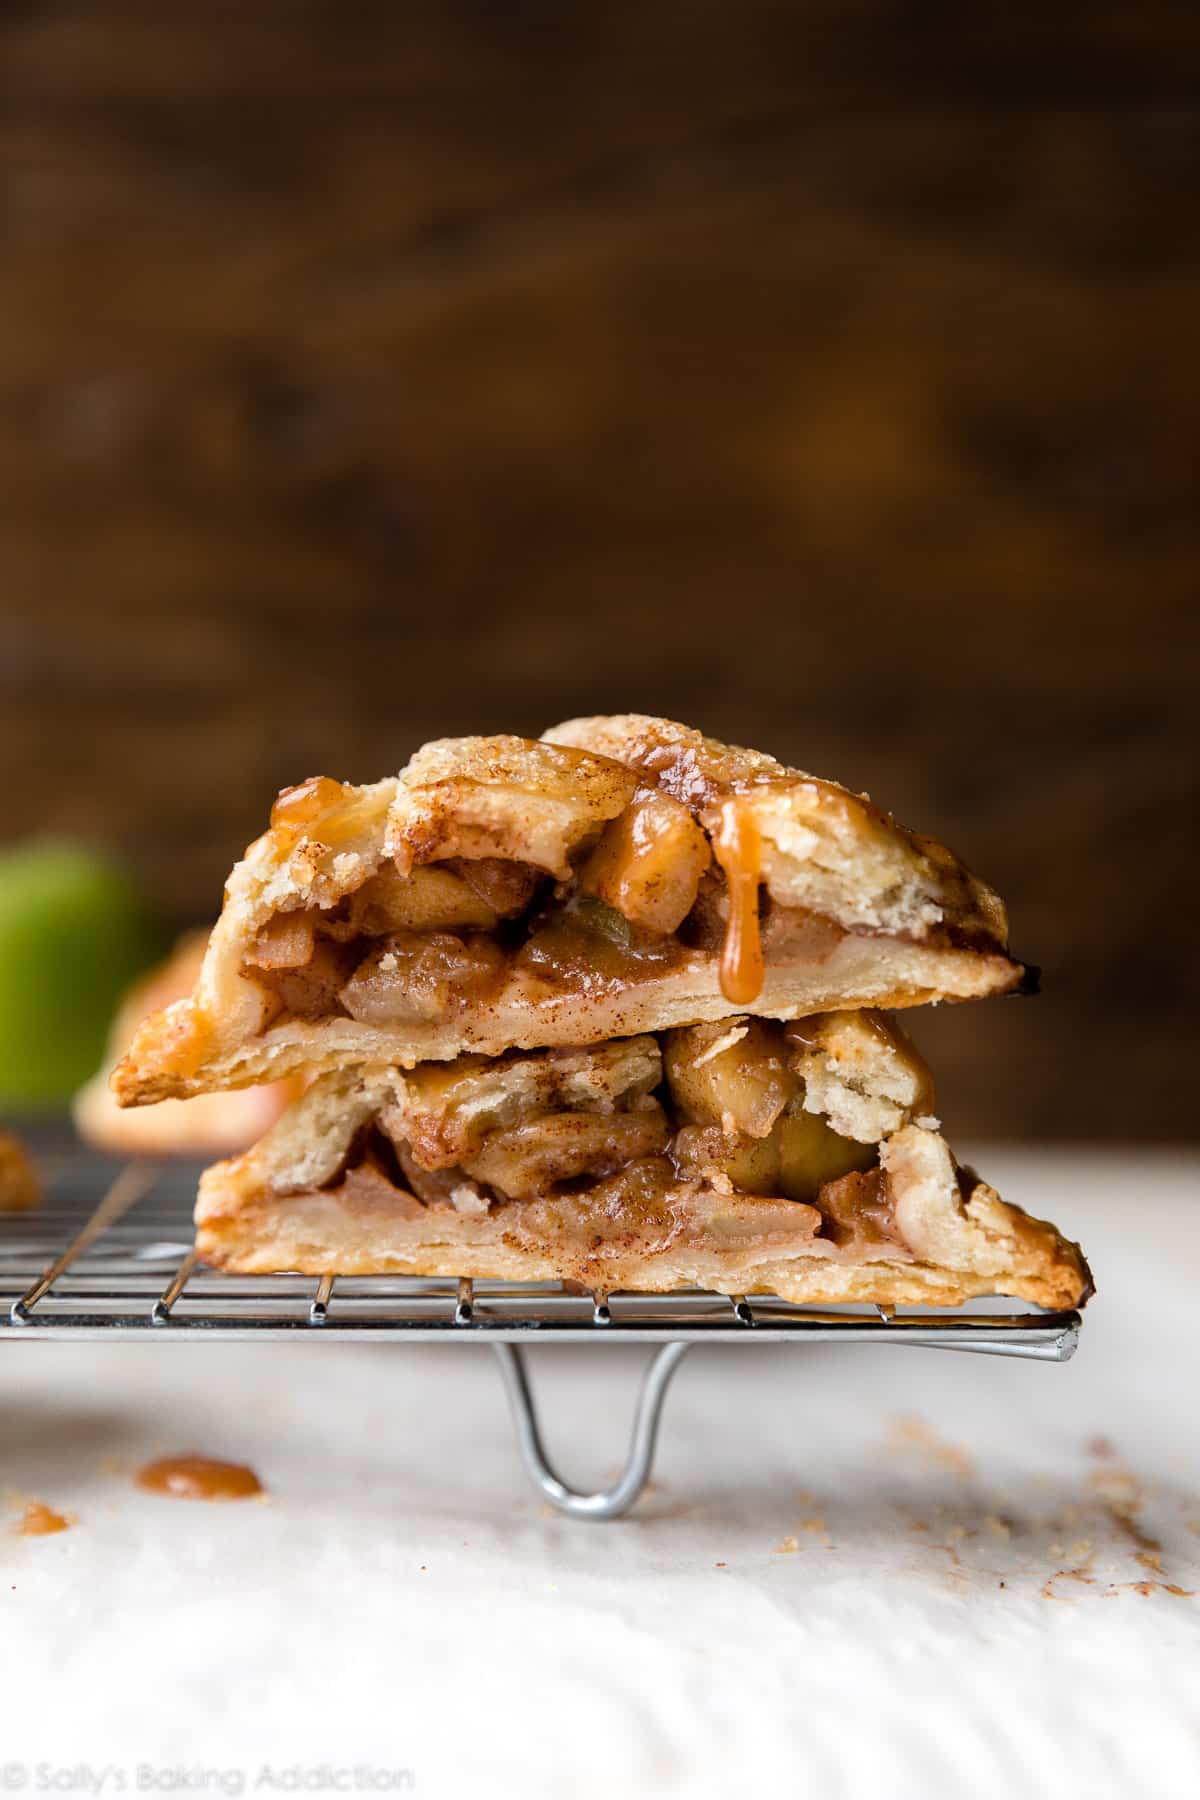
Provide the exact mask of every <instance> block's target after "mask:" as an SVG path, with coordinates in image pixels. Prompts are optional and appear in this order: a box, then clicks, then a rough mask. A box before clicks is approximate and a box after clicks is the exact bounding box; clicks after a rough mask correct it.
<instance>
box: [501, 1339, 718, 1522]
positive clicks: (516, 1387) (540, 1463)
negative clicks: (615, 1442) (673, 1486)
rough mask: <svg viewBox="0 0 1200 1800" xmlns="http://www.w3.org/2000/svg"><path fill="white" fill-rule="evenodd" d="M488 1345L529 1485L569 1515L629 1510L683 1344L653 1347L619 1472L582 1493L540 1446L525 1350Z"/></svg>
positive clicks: (644, 1475)
mask: <svg viewBox="0 0 1200 1800" xmlns="http://www.w3.org/2000/svg"><path fill="white" fill-rule="evenodd" d="M492 1348H493V1349H494V1350H495V1352H496V1355H497V1356H498V1357H499V1359H500V1373H501V1374H502V1375H503V1377H504V1385H505V1387H506V1389H507V1390H508V1403H509V1406H510V1407H511V1408H512V1416H513V1425H514V1426H515V1428H516V1433H517V1443H518V1445H519V1446H520V1450H521V1456H522V1459H523V1460H524V1463H525V1468H526V1471H527V1473H528V1474H529V1476H530V1479H531V1480H532V1481H533V1484H534V1486H535V1487H537V1488H540V1489H541V1491H542V1493H543V1494H544V1495H545V1496H546V1498H547V1500H549V1501H550V1503H551V1505H552V1506H557V1508H558V1510H559V1511H560V1512H564V1513H567V1514H568V1515H569V1516H570V1517H571V1518H572V1519H616V1518H619V1517H620V1515H621V1514H622V1513H624V1512H628V1511H629V1508H630V1507H631V1506H632V1505H633V1503H634V1501H635V1500H636V1499H637V1497H638V1495H639V1494H640V1493H641V1491H642V1489H643V1488H644V1487H645V1485H646V1482H647V1479H648V1478H649V1475H650V1465H651V1463H652V1462H653V1460H654V1443H655V1439H656V1438H657V1436H658V1422H659V1419H660V1417H661V1416H662V1405H663V1399H664V1398H665V1396H666V1392H667V1387H668V1385H669V1383H670V1380H671V1377H672V1375H673V1374H674V1373H675V1371H676V1369H677V1368H678V1367H679V1364H680V1362H681V1361H682V1359H683V1353H684V1351H685V1350H686V1349H687V1345H686V1343H678V1342H676V1343H671V1344H664V1345H663V1346H662V1348H661V1349H660V1350H656V1351H655V1353H654V1356H653V1357H652V1358H651V1360H650V1362H649V1364H648V1365H647V1368H646V1373H645V1374H644V1375H643V1376H642V1385H641V1390H640V1392H639V1393H638V1400H637V1410H636V1412H635V1413H634V1416H633V1431H632V1434H631V1436H630V1439H629V1455H628V1457H627V1459H626V1462H625V1468H624V1471H623V1473H622V1474H621V1477H620V1479H619V1480H618V1481H616V1482H614V1483H613V1485H612V1487H609V1488H603V1489H601V1491H600V1492H599V1493H596V1494H581V1493H579V1492H578V1490H577V1489H575V1488H571V1487H568V1486H567V1484H566V1482H565V1481H562V1480H561V1479H560V1478H559V1476H557V1475H556V1474H555V1472H554V1469H553V1468H552V1467H551V1464H550V1462H549V1460H548V1458H547V1456H546V1452H545V1449H544V1448H543V1446H542V1434H541V1429H540V1427H539V1425H538V1416H537V1407H536V1406H535V1405H534V1400H533V1391H532V1389H531V1388H530V1385H529V1374H528V1371H527V1369H526V1367H525V1358H524V1352H523V1351H522V1350H521V1349H520V1348H519V1347H518V1346H517V1345H516V1344H494V1345H493V1346H492Z"/></svg>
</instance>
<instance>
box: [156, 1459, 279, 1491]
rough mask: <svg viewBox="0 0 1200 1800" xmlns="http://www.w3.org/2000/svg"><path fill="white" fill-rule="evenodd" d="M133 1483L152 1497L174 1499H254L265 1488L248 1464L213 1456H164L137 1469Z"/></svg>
mask: <svg viewBox="0 0 1200 1800" xmlns="http://www.w3.org/2000/svg"><path fill="white" fill-rule="evenodd" d="M134 1480H135V1481H136V1482H137V1485H138V1486H139V1487H140V1488H145V1489H146V1492H147V1493H150V1494H166V1495H167V1496H168V1497H169V1498H170V1499H172V1500H252V1499H254V1497H255V1496H256V1495H257V1494H261V1493H262V1492H263V1485H262V1483H261V1481H260V1480H259V1479H258V1476H257V1475H256V1474H255V1473H254V1470H253V1469H248V1468H247V1467H246V1465H245V1463H229V1462H218V1461H216V1460H215V1459H214V1458H213V1457H211V1456H193V1455H187V1456H163V1457H160V1458H159V1459H158V1461H157V1462H149V1463H147V1464H146V1465H145V1467H144V1468H141V1469H139V1470H138V1472H137V1474H136V1475H135V1476H134Z"/></svg>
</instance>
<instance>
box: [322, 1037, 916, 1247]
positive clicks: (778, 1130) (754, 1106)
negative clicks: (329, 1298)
mask: <svg viewBox="0 0 1200 1800" xmlns="http://www.w3.org/2000/svg"><path fill="white" fill-rule="evenodd" d="M847 1020H849V1021H850V1024H849V1028H847ZM818 1091H819V1094H820V1098H819V1101H818V1099H817V1094H818ZM931 1099H932V1093H931V1090H930V1085H929V1079H928V1074H927V1071H926V1070H925V1068H924V1065H923V1064H922V1063H921V1061H920V1059H919V1057H918V1056H917V1054H916V1052H915V1050H914V1049H913V1048H912V1046H911V1045H910V1044H909V1043H908V1042H907V1040H906V1039H903V1038H902V1037H901V1035H900V1034H899V1033H898V1031H896V1029H895V1027H894V1026H892V1025H891V1024H890V1022H887V1021H885V1020H883V1019H882V1017H881V1015H876V1014H870V1013H858V1014H847V1015H839V1014H826V1015H818V1016H817V1017H816V1018H815V1019H808V1020H805V1021H804V1035H803V1036H799V1035H797V1034H796V1033H795V1031H794V1029H793V1028H791V1027H787V1026H783V1025H779V1024H774V1023H771V1022H767V1021H763V1020H759V1019H749V1018H738V1019H733V1020H724V1021H722V1022H721V1023H720V1024H718V1025H697V1026H689V1027H686V1028H683V1029H679V1030H675V1031H668V1032H663V1033H661V1034H659V1035H658V1036H657V1037H654V1036H649V1035H647V1036H642V1037H636V1038H621V1039H614V1040H612V1041H610V1042H607V1043H604V1044H598V1045H595V1046H592V1047H590V1048H586V1049H562V1050H546V1051H536V1052H511V1053H510V1054H508V1055H507V1056H501V1057H494V1058H487V1057H482V1056H463V1057H460V1058H458V1059H457V1061H455V1062H452V1063H444V1064H438V1063H427V1064H423V1065H421V1066H420V1067H419V1068H417V1069H415V1070H413V1071H411V1072H409V1073H405V1074H401V1073H400V1072H399V1071H397V1072H395V1073H394V1075H393V1076H392V1077H391V1086H390V1087H389V1089H388V1092H387V1096H386V1097H385V1098H383V1099H376V1100H375V1101H373V1102H372V1106H371V1110H370V1112H369V1115H368V1116H367V1117H366V1118H364V1119H362V1120H361V1121H360V1122H359V1124H358V1127H357V1130H356V1131H355V1132H354V1134H353V1136H352V1137H350V1138H349V1139H348V1141H347V1142H346V1143H345V1144H344V1145H343V1146H342V1150H341V1153H340V1154H339V1155H338V1157H337V1160H336V1166H334V1167H332V1168H330V1169H329V1170H328V1171H327V1175H326V1179H325V1180H324V1181H323V1182H321V1183H320V1185H321V1186H323V1187H326V1188H331V1189H333V1190H334V1191H335V1192H336V1193H337V1194H338V1197H339V1198H340V1199H341V1200H343V1201H344V1202H345V1203H346V1204H348V1205H350V1206H353V1207H359V1208H361V1207H364V1206H365V1207H384V1208H387V1207H391V1208H392V1209H395V1208H397V1207H400V1208H406V1209H410V1210H411V1209H412V1208H413V1207H421V1208H433V1209H438V1208H453V1209H455V1210H457V1211H460V1212H468V1213H472V1212H473V1213H490V1212H493V1211H494V1210H495V1209H497V1208H502V1207H503V1206H504V1205H505V1204H506V1203H507V1202H510V1201H528V1200H549V1201H559V1202H562V1203H565V1204H569V1203H570V1201H571V1199H572V1197H573V1196H575V1197H576V1198H582V1197H583V1196H585V1195H586V1197H587V1200H588V1209H589V1214H594V1213H595V1211H596V1207H597V1203H598V1201H599V1202H600V1203H602V1206H607V1208H608V1209H609V1210H610V1211H611V1212H612V1213H613V1215H614V1217H615V1216H617V1215H618V1214H619V1215H621V1216H625V1217H628V1216H631V1215H630V1208H632V1209H633V1214H634V1215H636V1214H638V1213H639V1212H640V1211H642V1210H644V1209H645V1208H646V1207H648V1206H653V1205H654V1204H656V1203H658V1202H660V1201H661V1200H662V1198H663V1197H664V1196H665V1195H667V1194H668V1193H669V1192H678V1191H679V1189H680V1187H681V1186H685V1187H686V1186H689V1185H694V1187H696V1188H705V1189H708V1190H715V1191H716V1192H717V1193H726V1194H728V1195H730V1196H731V1197H732V1196H735V1195H754V1196H760V1197H764V1198H773V1199H776V1200H779V1199H786V1200H794V1201H800V1202H803V1203H805V1204H806V1205H808V1206H812V1207H815V1208H816V1209H817V1210H818V1212H819V1213H820V1215H821V1218H822V1221H823V1227H822V1235H823V1236H824V1237H825V1238H827V1239H828V1240H829V1241H830V1242H832V1243H833V1244H835V1245H837V1246H838V1247H839V1248H847V1249H850V1248H854V1249H857V1250H863V1249H867V1248H871V1249H875V1250H879V1248H880V1246H886V1245H887V1244H893V1245H895V1246H897V1247H900V1248H902V1247H903V1245H902V1240H901V1239H900V1238H899V1237H898V1236H897V1233H896V1227H895V1220H894V1216H893V1209H892V1205H891V1199H890V1194H889V1189H888V1183H887V1178H886V1176H885V1174H884V1173H883V1171H882V1170H881V1168H880V1159H879V1143H880V1139H881V1138H882V1137H883V1136H885V1135H888V1134H890V1132H891V1131H893V1130H896V1129H898V1128H899V1126H900V1125H902V1124H904V1123H906V1122H907V1121H908V1120H909V1119H910V1118H911V1117H912V1116H913V1115H914V1111H915V1110H916V1109H919V1108H925V1107H926V1106H927V1105H928V1103H929V1102H930V1101H931ZM831 1115H832V1116H831ZM835 1119H836V1121H837V1122H836V1123H835ZM856 1133H857V1134H858V1135H856Z"/></svg>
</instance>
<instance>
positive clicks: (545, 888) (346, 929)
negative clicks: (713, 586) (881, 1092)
mask: <svg viewBox="0 0 1200 1800" xmlns="http://www.w3.org/2000/svg"><path fill="white" fill-rule="evenodd" d="M651 798H652V800H653V802H654V803H655V804H654V805H653V806H651V805H650V804H649V803H647V805H646V806H645V807H643V808H642V809H641V810H640V811H639V809H638V808H636V807H634V808H631V809H630V813H629V814H627V815H623V816H622V817H621V818H619V819H618V820H616V821H615V822H614V824H613V825H612V826H610V827H609V828H608V829H607V830H606V831H605V832H604V833H603V834H602V836H601V839H600V841H599V842H598V843H597V844H596V845H595V847H594V848H593V849H592V850H591V852H590V853H589V855H588V856H587V857H586V858H585V859H584V860H583V861H582V862H581V864H580V866H579V869H578V871H577V872H576V873H575V875H574V876H573V877H572V879H571V880H570V881H569V882H558V883H554V882H552V881H551V879H550V878H549V877H548V876H546V875H545V874H544V873H543V872H541V871H539V870H537V869H535V868H533V867H532V866H531V865H529V864H525V863H519V862H508V861H505V860H503V859H501V858H498V857H485V858H480V859H478V860H474V861H472V860H471V859H468V858H462V857H458V858H454V859H453V860H451V861H447V862H444V863H428V864H423V865H419V866H417V867H416V868H414V869H413V870H412V871H411V872H410V873H409V874H407V875H401V874H400V873H399V872H398V871H397V870H396V869H394V868H384V869H381V870H379V871H377V872H376V873H375V874H373V875H371V876H370V877H369V878H368V880H367V881H365V882H364V883H363V885H362V886H361V887H360V888H358V889H357V890H356V891H355V892H353V893H351V894H349V895H347V896H345V897H344V898H343V899H341V900H340V901H339V902H338V903H337V904H336V905H335V906H332V907H328V908H321V907H311V908H308V909H306V910H303V911H296V912H280V913H276V914H275V915H274V916H273V917H272V918H271V919H269V920H268V922H267V923H266V924H265V925H264V926H263V927H262V928H261V930H260V931H259V932H258V934H257V937H256V938H255V940H254V944H253V947H252V949H251V951H250V953H249V954H248V955H247V956H246V957H245V959H244V961H243V963H242V970H241V972H242V974H243V976H246V977H249V978H250V979H251V980H253V981H254V982H256V983H257V984H258V985H259V987H261V988H263V989H265V990H266V992H267V994H268V995H269V996H270V1002H271V1004H270V1009H269V1012H268V1015H267V1017H266V1020H265V1025H270V1024H274V1023H276V1022H277V1021H278V1020H279V1019H280V1018H281V1017H286V1018H293V1019H320V1018H330V1017H343V1018H346V1017H348V1018H352V1019H356V1020H359V1021H360V1022H362V1023H364V1024H370V1025H377V1026H402V1025H406V1024H411V1023H413V1022H415V1021H424V1020H432V1019H436V1018H438V1017H441V1016H443V1015H445V1014H447V1013H451V1014H452V1013H454V1012H456V1011H457V1012H461V1011H464V1010H465V1009H467V1008H468V1007H473V1006H478V1005H480V1004H486V1003H487V1001H488V1000H489V999H490V998H492V997H493V996H495V995H496V994H497V993H498V992H499V990H500V989H501V988H502V987H503V986H504V985H505V984H506V983H508V982H511V981H513V980H517V981H520V982H521V983H522V984H523V985H524V986H525V988H526V989H527V990H531V991H533V992H534V993H541V992H545V993H563V992H568V993H576V994H581V995H596V994H600V993H605V992H613V991H620V990H622V989H624V988H626V987H628V986H631V985H634V984H636V983H638V982H639V981H645V980H649V979H653V978H654V977H656V976H660V975H666V974H669V973H670V972H671V971H672V970H673V969H676V968H678V967H679V966H680V965H681V964H682V963H683V962H685V961H686V960H687V958H688V957H689V956H693V955H694V954H696V953H697V952H702V953H707V954H720V955H721V957H722V962H721V968H722V982H723V983H724V984H725V985H726V986H727V987H728V986H729V985H730V984H732V985H733V986H734V987H735V989H736V993H737V996H738V1003H740V1004H742V1005H745V1004H748V996H749V998H752V997H753V995H752V994H751V993H750V988H751V987H752V986H753V987H754V988H755V991H757V986H758V985H761V981H762V958H763V946H764V945H765V947H766V949H767V951H768V953H778V954H780V955H782V956H786V957H792V958H796V959H798V960H803V961H812V962H819V961H821V960H823V959H824V958H825V957H826V956H828V955H829V954H830V953H831V952H832V951H833V949H835V948H836V946H837V944H838V943H839V942H840V941H841V940H842V938H843V937H844V935H845V933H844V932H843V931H842V929H841V928H840V927H839V926H837V925H835V924H834V923H833V922H832V921H831V920H828V919H822V918H820V917H819V916H818V915H815V914H812V913H806V912H804V911H803V910H802V909H800V908H794V907H785V906H780V905H777V904H775V903H774V902H772V900H771V899H770V896H769V895H768V894H767V892H766V890H765V889H764V888H763V887H762V886H761V885H760V884H759V883H758V882H757V880H755V881H754V882H753V884H752V885H751V887H749V888H748V887H747V884H746V883H745V882H744V881H743V882H741V883H740V884H739V885H738V886H736V887H734V888H732V889H731V888H730V886H729V882H728V878H727V877H726V876H724V875H722V874H721V873H720V872H719V871H718V869H717V868H716V867H715V866H714V864H713V859H712V856H711V854H710V852H709V848H708V842H707V839H706V838H705V835H704V832H703V831H702V830H701V829H700V827H699V826H698V825H697V824H696V823H695V821H694V820H693V819H692V817H691V815H690V814H689V813H688V812H687V811H686V809H685V808H683V807H682V806H679V804H678V802H676V801H672V800H669V799H668V797H667V796H666V795H662V794H655V795H653V796H652V797H651ZM664 805H666V806H670V807H672V808H674V809H675V812H676V813H677V814H679V815H682V817H681V818H672V819H668V820H667V821H666V822H665V823H664V822H663V820H662V819H661V817H659V812H660V810H661V808H662V806H664ZM684 825H686V827H687V834H686V835H685V833H684V831H683V829H682V828H683V826H684ZM654 833H658V834H659V835H658V836H657V837H655V836H653V835H652V834H654ZM643 834H644V835H643ZM651 846H653V847H654V848H655V851H656V854H654V855H652V854H651ZM701 851H703V858H702V857H701ZM731 892H732V893H733V894H734V895H735V901H734V904H733V906H732V907H731V905H730V899H729V896H730V893H731ZM731 945H732V950H731V948H730V946H731ZM748 945H749V946H750V947H751V950H752V954H751V956H750V961H749V964H748V965H747V966H748V968H749V971H750V973H749V975H747V971H746V967H743V964H744V963H745V959H746V954H747V950H746V947H747V946H748ZM739 959H740V960H739ZM729 969H732V971H733V972H732V975H730V977H729V981H728V982H727V981H726V975H727V971H728V970H729ZM264 1028H265V1026H264Z"/></svg>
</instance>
